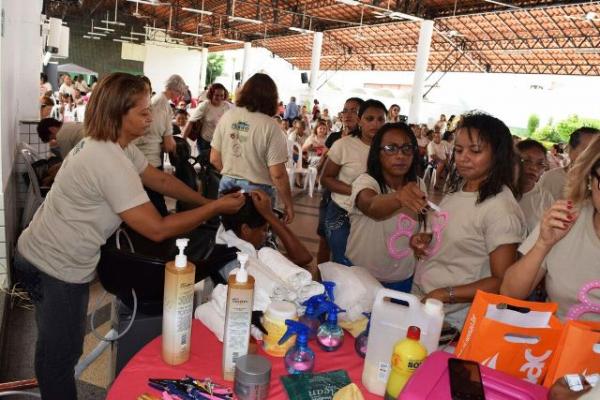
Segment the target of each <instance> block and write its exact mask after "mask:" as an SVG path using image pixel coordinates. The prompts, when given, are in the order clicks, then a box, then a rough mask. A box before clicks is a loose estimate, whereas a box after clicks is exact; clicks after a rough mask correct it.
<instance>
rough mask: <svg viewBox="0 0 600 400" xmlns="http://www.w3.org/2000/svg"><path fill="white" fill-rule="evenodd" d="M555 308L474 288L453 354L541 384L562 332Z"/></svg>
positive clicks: (550, 305) (551, 304)
mask: <svg viewBox="0 0 600 400" xmlns="http://www.w3.org/2000/svg"><path fill="white" fill-rule="evenodd" d="M556 309H557V305H556V304H553V303H535V302H530V301H522V300H516V299H513V298H510V297H506V296H500V295H496V294H491V293H485V292H482V291H479V290H478V291H477V294H476V295H475V298H474V299H473V304H472V305H471V309H470V310H469V313H468V315H467V319H466V320H465V324H464V326H463V330H462V334H461V336H460V340H459V342H458V345H457V346H456V350H455V352H454V354H455V355H456V356H457V357H458V358H462V359H466V360H473V361H477V362H479V363H481V364H483V365H485V366H487V367H489V368H493V369H497V370H498V371H502V372H506V373H508V374H511V375H513V376H516V377H517V378H521V379H524V380H527V381H530V382H532V383H538V384H541V383H542V382H543V380H544V377H545V375H546V373H547V371H548V367H549V365H550V362H551V361H552V356H553V355H554V351H555V349H556V346H557V345H558V342H559V339H560V335H561V331H562V325H561V323H560V321H559V320H558V318H556V317H555V316H554V313H555V312H556Z"/></svg>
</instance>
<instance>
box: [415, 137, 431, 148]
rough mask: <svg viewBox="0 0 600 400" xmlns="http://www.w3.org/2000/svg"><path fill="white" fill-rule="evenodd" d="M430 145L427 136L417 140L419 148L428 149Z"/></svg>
mask: <svg viewBox="0 0 600 400" xmlns="http://www.w3.org/2000/svg"><path fill="white" fill-rule="evenodd" d="M428 144H429V139H427V136H425V135H422V136H421V137H418V138H417V145H418V146H419V147H427V145H428Z"/></svg>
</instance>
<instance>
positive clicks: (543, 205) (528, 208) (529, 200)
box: [519, 183, 554, 233]
mask: <svg viewBox="0 0 600 400" xmlns="http://www.w3.org/2000/svg"><path fill="white" fill-rule="evenodd" d="M552 203H554V201H553V199H552V195H551V194H550V193H549V192H547V191H546V190H544V189H543V188H542V187H541V186H540V184H539V183H537V184H536V185H535V186H534V187H533V189H531V190H530V191H529V192H527V193H525V194H524V195H523V197H521V200H519V206H520V207H521V210H522V211H523V215H524V216H525V223H526V224H527V232H528V233H531V232H533V229H534V228H535V227H536V226H537V224H539V223H540V220H541V219H542V215H543V214H544V211H546V209H548V207H550V206H551V205H552Z"/></svg>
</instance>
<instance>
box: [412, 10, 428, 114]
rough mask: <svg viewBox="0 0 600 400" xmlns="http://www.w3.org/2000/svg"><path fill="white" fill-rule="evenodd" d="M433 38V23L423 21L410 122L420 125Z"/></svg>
mask: <svg viewBox="0 0 600 400" xmlns="http://www.w3.org/2000/svg"><path fill="white" fill-rule="evenodd" d="M432 36H433V21H430V20H423V21H421V33H420V34H419V45H418V47H417V61H416V63H415V76H414V79H413V88H412V94H411V96H410V110H409V113H408V122H409V123H411V124H418V123H420V122H421V121H420V118H421V104H422V103H423V90H424V87H425V74H426V73H427V63H428V62H429V52H430V51H431V38H432Z"/></svg>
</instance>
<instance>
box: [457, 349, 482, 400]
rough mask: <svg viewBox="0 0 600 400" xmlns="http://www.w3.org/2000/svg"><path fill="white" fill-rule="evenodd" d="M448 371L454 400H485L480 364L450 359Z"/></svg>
mask: <svg viewBox="0 0 600 400" xmlns="http://www.w3.org/2000/svg"><path fill="white" fill-rule="evenodd" d="M448 371H449V374H450V392H451V394H452V400H485V394H484V392H483V383H482V382H481V372H480V371H479V364H478V363H476V362H474V361H467V360H460V359H458V358H450V359H448Z"/></svg>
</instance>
